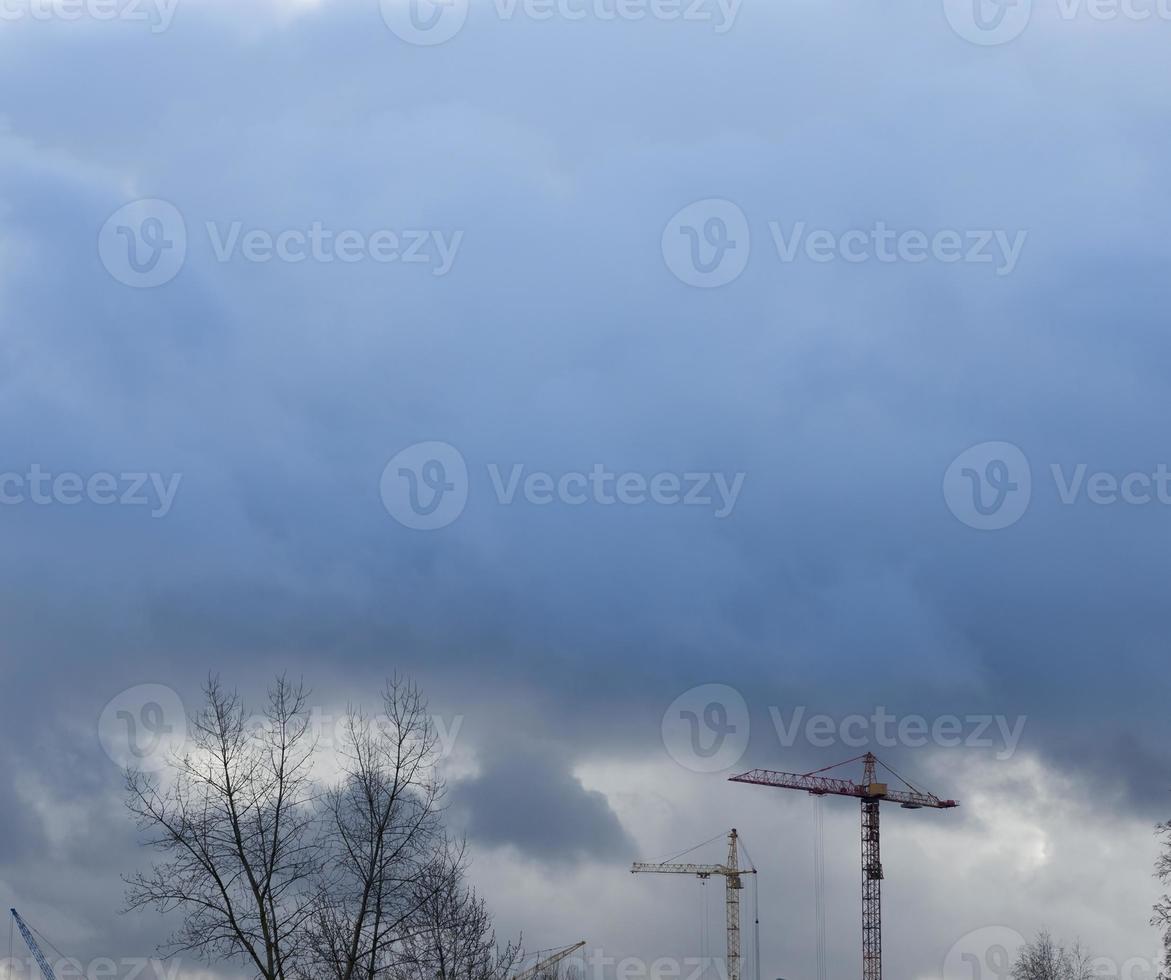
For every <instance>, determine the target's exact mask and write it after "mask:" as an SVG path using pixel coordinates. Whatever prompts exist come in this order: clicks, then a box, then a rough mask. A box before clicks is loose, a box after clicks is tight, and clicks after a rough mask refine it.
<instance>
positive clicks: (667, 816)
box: [0, 0, 1171, 980]
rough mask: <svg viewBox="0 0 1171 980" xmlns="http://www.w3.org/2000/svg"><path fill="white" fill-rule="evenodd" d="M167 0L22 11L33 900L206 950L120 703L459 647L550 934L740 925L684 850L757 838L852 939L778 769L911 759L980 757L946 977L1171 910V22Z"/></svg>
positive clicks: (689, 931)
mask: <svg viewBox="0 0 1171 980" xmlns="http://www.w3.org/2000/svg"><path fill="white" fill-rule="evenodd" d="M160 2H161V0H72V2H61V3H57V4H54V3H51V2H50V0H0V91H2V92H3V93H4V94H3V96H2V97H0V332H2V338H3V343H2V344H0V399H2V406H0V407H2V409H3V411H2V415H0V417H2V418H3V420H4V421H3V427H4V439H3V442H2V446H3V451H2V452H0V529H2V540H3V549H2V550H0V576H2V580H0V586H2V587H0V615H2V625H3V629H2V631H0V649H2V650H3V658H4V659H3V664H4V683H3V685H2V686H0V747H2V749H3V768H2V771H0V772H2V775H0V779H2V780H3V784H4V786H5V789H6V792H5V794H4V797H5V800H6V801H7V802H6V806H5V807H4V816H3V819H2V821H0V900H2V901H3V902H5V903H7V904H8V905H13V904H14V905H17V906H18V907H20V908H21V909H22V910H23V911H24V912H25V914H26V917H27V918H29V919H30V921H33V922H34V923H36V924H37V925H38V927H39V928H41V929H42V931H43V932H44V933H45V934H46V935H47V936H49V937H50V938H51V939H52V940H53V942H54V943H55V944H56V945H57V946H59V947H60V948H61V949H62V950H63V951H64V952H67V953H69V954H71V955H75V956H77V957H79V958H82V959H86V958H89V957H95V956H111V957H114V958H121V957H132V956H139V955H146V954H149V953H150V952H151V951H152V950H153V948H154V944H155V943H156V942H158V941H159V940H160V939H161V938H162V937H163V936H164V935H165V934H166V932H167V931H168V924H167V923H166V922H165V921H162V920H160V919H159V918H157V917H155V916H153V915H151V914H149V913H136V914H133V915H121V914H119V911H118V910H119V909H120V907H121V903H122V897H123V886H122V883H121V881H120V878H119V876H120V875H121V874H125V873H129V872H131V871H133V870H134V869H135V868H137V867H140V866H141V865H142V862H144V861H145V860H147V855H146V854H145V852H143V851H142V850H141V849H140V848H139V847H138V845H137V843H136V840H137V838H136V834H135V831H134V827H133V826H132V824H131V823H130V821H129V820H128V819H127V818H126V816H125V814H124V812H123V810H122V808H121V796H120V794H121V778H120V775H119V771H118V767H117V765H116V762H117V761H119V760H118V759H117V756H118V751H117V749H116V747H113V748H112V747H111V739H112V738H113V736H114V734H116V732H115V729H116V728H117V724H114V723H112V722H111V719H115V721H116V720H117V719H118V711H128V712H130V714H131V716H133V717H136V718H137V719H138V722H139V723H140V724H141V725H145V726H147V727H149V724H150V723H151V722H152V720H153V719H154V717H155V716H154V715H152V714H151V712H150V710H148V708H149V706H150V705H152V704H156V703H157V704H159V705H160V706H161V707H163V708H164V709H165V710H166V712H168V717H169V718H171V719H172V720H174V719H175V718H176V717H177V715H176V714H175V713H176V712H177V711H178V710H179V707H178V706H180V705H186V707H187V708H188V709H190V708H192V707H194V706H195V705H196V704H197V703H198V696H199V687H200V683H201V681H202V680H203V679H204V678H205V677H206V676H207V674H208V672H209V671H218V672H221V673H222V674H223V676H224V678H225V680H227V681H229V682H230V683H233V684H236V685H238V686H239V687H240V689H241V690H242V691H243V692H245V693H247V694H248V695H249V696H251V697H258V696H260V695H261V694H262V693H263V688H264V684H265V681H266V679H267V678H268V677H270V676H271V675H272V674H274V673H275V672H279V671H285V670H288V671H291V672H293V673H294V674H297V675H303V676H304V677H305V679H306V681H307V682H308V683H309V684H310V685H311V686H312V687H313V689H314V704H315V705H317V706H318V707H319V709H320V711H321V712H322V713H325V714H330V713H336V712H337V711H339V710H341V709H342V708H343V707H344V705H345V704H346V703H347V701H363V700H365V699H368V698H370V696H371V692H372V691H375V690H376V689H377V687H378V685H379V683H380V682H381V679H382V678H383V677H385V676H386V675H388V674H390V673H392V672H393V671H395V670H400V671H407V672H409V673H411V674H413V675H414V676H415V677H417V678H418V680H419V681H420V682H421V683H422V684H423V686H424V687H425V689H426V691H427V693H428V695H429V696H430V698H431V701H432V704H433V707H434V710H435V712H436V714H437V715H438V717H439V718H440V719H441V721H442V723H443V726H444V728H445V730H446V731H447V732H448V733H449V734H450V735H451V737H452V746H451V748H452V751H451V753H450V755H449V757H448V758H447V760H446V762H445V766H446V767H447V770H448V778H449V784H450V787H451V803H452V820H453V821H454V822H455V823H456V824H457V825H458V827H459V828H460V829H461V830H462V831H463V832H466V833H467V835H468V837H469V841H470V844H471V849H472V852H473V855H474V858H475V863H474V866H473V875H474V878H475V880H476V882H477V884H478V886H479V887H480V888H481V889H482V891H483V893H484V895H485V897H486V898H487V899H488V901H489V904H490V905H491V907H492V908H493V909H494V910H495V912H496V913H497V919H498V925H499V928H500V931H501V933H502V934H508V935H516V934H518V933H521V932H523V934H524V938H525V942H526V945H527V946H529V947H530V948H538V947H541V948H543V947H550V946H555V945H564V944H568V943H570V942H573V941H576V940H577V939H580V938H585V939H587V940H589V942H590V946H591V948H595V949H599V950H601V951H603V953H604V954H605V955H606V956H613V957H617V958H621V957H623V956H637V957H643V958H646V959H648V960H649V959H653V958H655V957H658V956H673V957H685V956H695V955H698V954H699V953H700V950H701V946H702V945H703V942H704V940H703V931H704V930H703V928H702V927H701V921H703V914H702V912H701V910H702V909H703V904H702V903H703V902H704V901H705V900H706V901H707V903H708V905H709V907H708V910H707V920H706V921H707V922H708V923H709V926H708V928H709V930H710V932H711V938H710V939H709V940H708V944H709V945H710V947H711V948H712V950H713V951H715V952H718V951H720V950H721V949H722V941H723V940H722V931H721V926H720V916H721V908H720V902H721V901H722V896H721V893H720V891H719V888H718V884H715V883H713V884H712V885H709V886H707V889H708V890H709V891H710V894H709V895H707V896H706V899H705V897H704V888H703V887H702V886H700V885H699V884H698V883H696V882H694V881H691V880H689V879H681V880H672V879H659V878H655V879H652V878H649V877H640V878H632V877H631V876H630V874H629V873H628V868H629V863H630V861H631V860H634V859H638V858H646V859H658V858H663V857H666V856H669V855H671V854H673V853H676V852H678V851H681V850H683V849H684V848H686V847H688V846H690V845H692V844H695V843H698V842H700V841H703V840H707V839H709V838H711V837H713V836H715V835H719V834H721V833H725V832H726V831H727V829H728V828H730V827H732V826H737V827H738V828H739V829H740V830H741V832H742V834H743V837H744V840H745V842H746V844H747V846H748V848H749V852H750V854H751V857H752V859H753V860H754V861H755V863H756V866H757V868H758V869H759V872H760V873H759V890H760V917H761V922H762V927H761V932H762V959H761V973H760V975H761V977H762V978H764V980H769V978H777V977H785V978H788V980H805V978H809V980H814V978H815V977H816V946H815V942H814V922H815V918H814V903H813V898H812V894H813V886H814V878H813V850H814V844H815V834H814V802H813V800H812V799H811V798H808V797H806V796H804V795H801V794H790V793H784V792H781V791H778V790H770V789H765V788H762V787H753V786H740V785H732V784H728V783H727V782H726V777H727V776H729V775H732V774H735V773H737V772H740V771H743V770H745V769H748V768H752V767H756V766H760V767H765V768H774V769H781V770H787V771H799V772H804V771H808V770H812V769H816V768H820V767H822V766H827V765H830V764H832V763H835V762H838V761H840V760H843V759H848V758H850V757H853V756H856V755H858V754H859V753H861V752H864V751H866V750H868V749H872V750H873V751H875V752H877V753H878V754H879V755H880V757H882V758H884V759H886V760H887V761H889V762H890V763H891V765H893V766H894V768H895V769H896V770H898V771H899V772H900V773H902V774H903V775H905V776H907V777H908V778H910V779H911V780H912V781H913V782H915V783H917V784H920V783H921V784H922V785H923V786H925V787H926V788H927V789H930V790H931V791H933V792H935V793H937V794H939V795H940V796H943V797H946V798H955V799H958V800H959V801H960V802H961V806H960V808H959V809H956V810H944V811H935V810H930V809H928V810H920V811H914V812H910V811H903V810H900V809H898V808H895V807H890V808H887V809H885V810H884V815H885V818H886V820H885V823H884V857H885V864H886V882H885V894H886V904H885V907H884V913H885V914H884V924H885V927H886V928H885V933H886V935H885V940H886V964H887V970H888V975H891V976H898V977H905V978H907V980H927V978H933V977H934V978H939V977H946V978H947V980H987V978H989V977H992V976H994V972H995V971H993V972H987V967H986V970H985V972H984V974H983V975H982V976H980V977H978V978H973V977H971V974H970V971H969V972H964V971H963V970H960V969H959V967H957V965H956V964H957V963H961V964H962V963H963V962H965V961H964V960H963V959H962V956H963V954H964V953H966V952H973V951H975V952H976V953H977V955H984V952H985V951H986V950H987V949H988V948H991V947H994V946H996V945H997V943H998V942H1000V941H1001V938H1000V937H1003V936H1004V935H1010V936H1011V935H1012V934H1013V933H1021V934H1026V935H1028V934H1031V933H1032V932H1034V931H1035V930H1036V929H1038V928H1041V927H1043V926H1048V927H1049V928H1051V929H1052V930H1053V931H1054V932H1055V933H1057V934H1059V935H1062V936H1066V937H1068V938H1071V939H1072V938H1073V937H1074V936H1077V935H1080V936H1081V938H1082V939H1083V941H1084V942H1085V943H1086V945H1087V946H1088V947H1089V948H1090V949H1092V950H1093V951H1094V952H1097V953H1100V954H1102V955H1104V956H1107V957H1109V958H1110V959H1111V961H1112V962H1113V963H1114V964H1115V965H1116V967H1121V966H1122V965H1123V964H1124V963H1126V962H1127V961H1128V960H1132V959H1134V958H1139V959H1145V960H1146V961H1148V962H1149V960H1150V959H1151V958H1152V957H1153V956H1155V954H1156V951H1157V949H1158V937H1157V934H1156V933H1155V931H1154V930H1153V929H1152V928H1151V927H1150V926H1149V925H1148V919H1149V917H1150V907H1151V904H1152V902H1153V901H1154V900H1155V898H1156V896H1157V894H1158V889H1157V886H1156V883H1155V882H1154V881H1153V880H1152V877H1151V872H1152V870H1153V862H1154V859H1155V856H1156V854H1157V844H1156V841H1155V838H1154V836H1153V833H1152V829H1153V825H1154V824H1155V822H1156V821H1158V820H1161V819H1166V818H1167V817H1168V815H1169V814H1168V812H1167V811H1168V796H1167V794H1168V791H1169V790H1171V752H1169V751H1168V748H1167V745H1168V735H1169V728H1171V726H1169V724H1168V712H1167V710H1166V698H1167V681H1168V675H1169V673H1171V668H1169V666H1168V663H1169V661H1168V656H1167V653H1168V651H1167V644H1166V636H1167V627H1168V619H1169V613H1168V604H1167V602H1166V582H1167V573H1168V567H1169V566H1168V553H1169V550H1171V534H1169V528H1171V475H1169V474H1168V467H1171V442H1169V440H1168V438H1167V434H1166V416H1167V412H1166V410H1167V405H1168V373H1167V370H1166V364H1167V363H1168V358H1169V357H1171V341H1169V339H1168V335H1167V329H1166V328H1167V312H1166V311H1167V309H1168V305H1169V304H1168V300H1169V298H1171V297H1169V296H1168V287H1167V285H1166V283H1167V278H1166V268H1167V263H1168V261H1169V259H1171V245H1169V239H1168V235H1167V222H1166V215H1167V214H1168V205H1169V203H1171V202H1169V200H1168V198H1169V190H1168V188H1169V186H1171V185H1169V183H1168V180H1167V176H1166V175H1167V170H1168V165H1169V164H1171V127H1168V125H1167V123H1168V110H1167V105H1166V91H1167V83H1168V67H1167V66H1168V61H1167V43H1168V38H1169V37H1171V22H1169V20H1171V13H1169V12H1168V11H1166V10H1163V9H1160V8H1159V7H1157V6H1156V5H1154V4H1153V3H1150V4H1148V3H1146V2H1145V0H1133V2H1132V3H1129V4H1127V5H1125V6H1121V5H1120V6H1117V7H1111V5H1110V3H1109V2H1104V3H1102V4H1089V3H1088V2H1086V3H1084V4H1082V3H1080V2H1078V0H1061V2H1058V0H1034V2H1033V3H1032V5H1031V7H1030V4H1029V3H1028V0H1021V2H1019V3H1018V4H1016V5H1012V4H1007V5H1005V6H998V5H996V4H994V3H992V0H976V5H975V6H972V5H971V4H970V3H969V2H960V0H946V2H945V0H922V2H909V3H893V2H888V0H883V2H878V3H873V2H867V3H862V2H845V0H821V2H811V0H743V2H742V3H738V2H732V0H724V2H723V3H717V2H716V0H686V2H685V3H672V2H669V0H654V2H652V0H623V2H620V3H619V2H616V0H568V2H566V0H558V2H553V3H549V2H542V0H516V3H513V2H511V0H471V6H470V9H469V7H468V4H467V3H466V2H464V0H450V2H449V3H447V4H439V5H433V4H432V2H431V0H412V2H413V6H411V4H409V3H408V0H401V2H400V0H384V2H382V3H381V4H380V3H379V0H353V2H350V0H316V2H315V0H247V2H240V3H229V2H227V0H224V2H219V0H178V2H177V4H175V3H173V2H171V0H168V2H167V3H166V4H162V5H160ZM1144 15H1145V16H1144ZM144 685H157V686H158V687H144ZM707 685H719V687H718V688H717V687H707ZM697 689H698V690H697ZM677 699H679V700H677ZM144 711H145V712H146V713H145V714H144V713H143V712H144ZM103 712H105V714H104V715H103ZM819 715H823V716H826V718H825V719H817V720H813V719H814V716H819ZM103 717H104V719H105V720H104V721H103V720H102V719H103ZM111 725H113V727H111ZM692 725H694V726H695V728H694V731H692V730H691V728H690V727H689V726H692ZM693 734H694V735H695V737H696V739H697V741H695V742H694V743H693V742H692V739H691V736H692V735H693ZM123 735H125V733H123ZM845 774H847V775H850V776H853V777H854V778H860V769H859V768H858V767H857V766H854V767H853V768H852V769H850V770H846V771H845ZM822 806H823V807H824V815H825V829H824V841H825V853H826V869H825V877H826V897H825V907H826V915H827V924H828V964H829V971H830V975H831V977H849V976H855V975H857V973H858V961H859V955H860V954H859V946H860V935H859V933H860V929H859V920H860V912H859V896H858V876H859V871H858V826H857V822H858V815H857V806H856V804H854V803H852V802H851V801H848V800H836V799H827V800H826V801H824V803H823V804H822ZM701 853H702V854H705V855H707V857H706V858H705V859H706V860H718V859H719V858H720V845H719V842H717V843H716V844H715V845H713V846H712V847H710V848H708V849H707V850H706V851H703V852H701ZM5 907H7V905H5ZM986 929H992V930H994V931H993V932H992V933H986V932H981V930H986ZM996 930H999V931H996ZM1006 930H1007V932H1005V931H1006ZM973 934H975V935H974V936H973ZM989 937H991V938H989ZM949 957H950V958H949ZM179 966H180V969H181V970H182V974H183V975H184V976H186V977H191V978H193V977H196V976H200V975H201V974H200V970H202V969H204V968H202V967H200V966H199V965H198V964H196V963H189V962H183V963H181V964H179ZM965 969H967V968H966V967H965ZM205 975H206V976H207V977H215V978H226V977H231V976H234V973H233V971H232V969H231V968H230V967H225V966H219V967H215V968H213V969H212V970H211V971H210V972H208V973H206V974H205ZM1132 976H1133V978H1134V980H1139V978H1142V980H1150V971H1149V970H1146V971H1145V972H1144V971H1143V970H1142V969H1138V970H1134V971H1133V972H1132ZM749 980H755V978H749Z"/></svg>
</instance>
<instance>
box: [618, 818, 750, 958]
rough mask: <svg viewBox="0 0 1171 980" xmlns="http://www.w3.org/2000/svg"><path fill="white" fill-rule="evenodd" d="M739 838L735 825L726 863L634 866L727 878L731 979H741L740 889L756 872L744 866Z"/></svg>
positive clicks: (643, 870)
mask: <svg viewBox="0 0 1171 980" xmlns="http://www.w3.org/2000/svg"><path fill="white" fill-rule="evenodd" d="M739 839H740V838H739V835H738V834H737V833H736V828H734V827H733V828H732V830H731V832H730V833H729V834H728V860H727V863H725V864H678V863H675V862H672V861H664V862H663V863H662V864H647V863H645V862H636V863H635V864H634V865H633V866H632V867H631V869H630V873H631V874H674V875H695V876H696V877H697V878H702V879H705V880H706V879H708V878H710V877H712V876H713V875H716V876H718V877H722V878H723V879H724V895H725V900H724V902H725V906H726V910H727V916H728V980H740V889H742V888H743V887H744V885H743V883H742V882H741V880H740V877H741V875H746V874H752V875H754V874H756V869H755V868H741V867H740V856H739V848H738V843H739ZM708 843H711V842H710V841H709V842H708ZM699 846H700V847H702V846H703V845H702V844H700V845H699ZM692 850H695V848H692ZM684 853H686V852H684Z"/></svg>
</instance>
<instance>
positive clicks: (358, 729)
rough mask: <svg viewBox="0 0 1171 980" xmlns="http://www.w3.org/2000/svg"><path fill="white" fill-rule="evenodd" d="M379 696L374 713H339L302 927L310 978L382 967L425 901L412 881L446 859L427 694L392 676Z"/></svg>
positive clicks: (381, 971)
mask: <svg viewBox="0 0 1171 980" xmlns="http://www.w3.org/2000/svg"><path fill="white" fill-rule="evenodd" d="M382 701H383V705H382V706H383V715H382V716H381V717H380V718H378V719H377V720H372V719H371V718H369V717H368V716H367V715H365V714H364V713H362V712H360V711H350V712H349V714H348V717H347V719H346V725H345V744H344V745H343V747H342V751H341V757H342V773H341V777H340V779H339V781H338V782H337V783H336V784H335V785H334V786H331V787H330V788H329V789H328V791H327V792H326V794H325V806H324V809H325V827H324V837H323V840H324V843H325V845H326V851H327V854H328V862H327V863H328V866H329V871H328V873H327V874H326V875H325V876H324V877H323V880H322V882H321V889H320V894H319V898H320V904H319V909H318V914H317V915H316V917H315V920H314V922H313V924H312V927H311V929H310V941H311V949H312V953H313V956H312V961H311V964H310V974H311V975H312V976H313V977H315V978H316V977H322V976H326V977H332V978H336V980H353V978H355V977H365V978H369V980H373V978H375V977H382V976H386V975H387V971H388V970H389V968H390V965H391V963H392V961H393V957H392V954H393V951H394V948H395V946H396V944H398V943H400V942H401V939H402V936H403V934H404V930H407V929H408V928H409V924H410V922H411V918H412V916H413V915H414V914H415V913H416V912H417V911H418V910H419V908H420V905H421V903H422V902H423V901H425V900H426V894H425V891H424V890H422V889H421V888H420V884H421V883H422V882H425V881H428V880H429V875H430V873H431V869H432V868H433V867H434V866H435V865H437V864H438V865H444V864H447V863H449V862H448V850H449V845H448V841H447V837H446V834H445V832H444V827H443V822H442V820H441V815H442V809H443V802H442V801H443V784H442V782H440V781H439V779H438V778H437V777H436V774H435V762H436V757H437V745H438V736H437V734H436V732H435V726H434V724H433V722H432V721H431V717H430V715H429V714H428V713H427V703H426V701H424V699H423V697H422V695H421V694H420V692H419V689H418V688H417V687H416V686H415V685H414V684H412V683H410V682H408V681H403V680H401V679H398V678H395V679H393V680H391V681H388V682H387V685H386V688H385V690H384V691H383V696H382Z"/></svg>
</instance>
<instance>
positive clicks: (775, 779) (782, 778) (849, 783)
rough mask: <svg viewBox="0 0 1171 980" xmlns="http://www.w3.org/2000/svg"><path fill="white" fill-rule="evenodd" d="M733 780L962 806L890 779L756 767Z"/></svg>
mask: <svg viewBox="0 0 1171 980" xmlns="http://www.w3.org/2000/svg"><path fill="white" fill-rule="evenodd" d="M730 781H731V782H733V783H756V784H757V785H759V786H778V787H780V788H782V789H800V790H804V791H805V792H807V793H812V794H813V795H814V796H826V795H833V796H852V797H854V798H855V799H863V800H867V799H877V800H890V802H892V803H901V804H902V805H903V806H905V807H907V808H909V809H914V808H917V807H934V808H935V809H937V810H947V809H950V808H951V807H955V806H959V804H958V803H957V802H956V801H955V800H941V799H940V798H939V797H938V796H933V795H931V794H930V793H919V792H915V791H913V790H902V789H891V788H889V787H888V786H887V784H886V783H870V784H869V785H867V784H865V783H855V782H854V781H853V780H850V779H833V778H830V777H827V776H811V775H803V774H801V773H796V772H773V771H772V770H771V769H753V770H752V771H751V772H746V773H743V774H741V775H739V776H733V777H731V780H730Z"/></svg>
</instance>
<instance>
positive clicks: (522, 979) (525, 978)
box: [512, 939, 585, 980]
mask: <svg viewBox="0 0 1171 980" xmlns="http://www.w3.org/2000/svg"><path fill="white" fill-rule="evenodd" d="M584 945H585V940H584V939H583V940H582V941H581V942H580V943H574V944H573V945H572V946H566V947H565V949H560V950H558V951H557V952H556V953H554V954H553V955H552V956H548V957H546V958H545V959H543V960H541V961H539V962H538V963H537V964H536V965H535V966H530V967H529V968H528V969H527V970H523V971H522V972H520V973H518V974H517V975H516V976H515V977H513V978H512V980H532V978H533V977H537V976H540V975H541V974H542V973H543V972H544V971H545V970H549V969H552V968H553V967H555V966H556V965H557V964H558V963H560V962H561V961H562V960H563V959H565V958H566V957H567V956H572V955H573V954H574V953H576V952H577V951H578V950H579V949H581V948H582V947H583V946H584Z"/></svg>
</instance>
